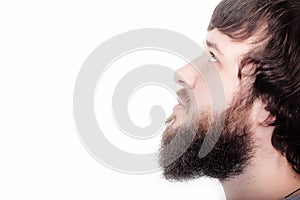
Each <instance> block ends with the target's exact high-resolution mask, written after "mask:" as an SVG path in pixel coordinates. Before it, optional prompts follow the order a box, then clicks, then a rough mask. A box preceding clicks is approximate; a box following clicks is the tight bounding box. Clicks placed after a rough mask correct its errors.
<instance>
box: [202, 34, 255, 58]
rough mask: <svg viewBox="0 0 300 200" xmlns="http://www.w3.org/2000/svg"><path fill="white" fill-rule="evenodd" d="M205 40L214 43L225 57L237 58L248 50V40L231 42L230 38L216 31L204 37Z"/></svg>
mask: <svg viewBox="0 0 300 200" xmlns="http://www.w3.org/2000/svg"><path fill="white" fill-rule="evenodd" d="M206 40H207V41H209V42H212V43H215V44H216V45H217V46H218V48H219V49H220V50H221V51H222V52H223V53H224V56H225V57H237V56H238V57H239V56H241V55H243V54H245V53H247V52H248V51H249V50H250V42H249V40H245V41H238V42H237V41H233V40H232V39H231V38H230V37H228V36H227V35H225V34H223V33H221V32H220V31H219V30H218V29H213V30H211V31H209V32H208V33H207V35H206Z"/></svg>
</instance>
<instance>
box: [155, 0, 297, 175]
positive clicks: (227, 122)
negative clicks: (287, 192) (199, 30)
mask: <svg viewBox="0 0 300 200" xmlns="http://www.w3.org/2000/svg"><path fill="white" fill-rule="evenodd" d="M299 35H300V2H299V1H297V0H289V1H288V0H273V1H272V0H271V1H270V0H248V1H244V0H223V1H221V3H220V4H219V5H218V6H217V7H216V9H215V11H214V13H213V15H212V19H211V21H210V24H209V27H208V34H207V37H206V41H205V53H206V54H207V55H210V56H211V58H210V59H208V60H209V61H208V62H203V59H202V58H203V56H202V58H201V59H200V60H202V62H197V61H196V62H195V63H196V65H194V64H189V65H187V66H185V67H183V68H181V69H180V70H178V71H177V72H176V75H175V80H176V81H177V82H178V83H179V84H181V85H182V86H183V90H182V91H181V92H179V93H178V96H179V99H182V100H181V104H184V105H179V106H176V108H175V109H174V113H173V115H172V116H171V118H170V119H169V120H168V121H172V122H173V123H172V124H171V125H170V126H169V127H168V128H167V130H166V131H165V133H164V136H163V140H162V148H161V153H160V163H161V165H162V167H163V168H164V175H165V176H166V177H167V178H170V179H176V180H182V179H185V180H186V179H189V178H196V177H199V176H210V177H215V178H219V179H220V180H225V179H229V178H232V177H234V176H236V175H239V174H242V173H243V172H244V171H245V169H246V168H247V167H249V166H251V161H252V159H253V157H254V156H255V152H256V150H257V149H258V148H260V147H259V145H270V146H272V148H274V149H275V150H277V151H278V152H280V153H281V154H282V155H283V156H285V157H286V159H287V161H288V162H289V164H290V165H291V167H292V168H293V169H294V170H295V171H296V172H297V173H300V123H299V121H300V37H299ZM205 56H206V55H204V57H205ZM212 63H213V64H212ZM212 65H213V67H215V68H216V69H217V70H218V74H215V76H217V75H218V76H220V78H221V80H222V83H223V87H224V94H225V102H226V109H225V110H222V111H218V112H213V110H214V109H213V106H214V105H212V102H211V101H210V92H209V90H208V88H207V85H206V83H205V77H206V74H205V73H206V72H207V73H208V74H209V69H208V68H209V67H212ZM195 66H196V67H195ZM197 66H198V67H202V68H204V70H201V73H199V70H197ZM206 68H207V69H206ZM182 101H183V102H182ZM222 122H223V123H222ZM220 124H222V127H220V126H219V125H220ZM257 127H260V130H265V135H257V130H258V128H257ZM208 130H213V131H212V132H210V131H208ZM268 132H270V135H268ZM218 133H219V134H218ZM262 133H263V134H264V132H262ZM208 134H210V136H212V135H214V134H215V135H217V136H218V141H217V143H216V144H215V145H214V143H213V142H212V145H214V148H213V149H212V150H211V152H210V153H209V154H208V155H207V156H206V157H204V158H200V157H199V156H198V152H199V150H200V148H201V145H202V144H203V142H204V141H205V138H207V136H208ZM268 137H270V141H268ZM187 138H190V140H189V142H187ZM210 138H213V137H210ZM172 140H176V141H175V142H173V144H174V145H169V144H171V141H172ZM258 140H259V141H260V142H258ZM261 141H266V142H261ZM268 142H269V143H268ZM187 144H190V145H188V147H187ZM169 146H170V147H169ZM183 150H184V151H183ZM178 152H180V153H181V155H180V156H178V155H176V156H178V159H177V158H176V159H174V160H175V161H174V160H172V159H171V158H174V157H176V156H175V154H176V153H177V154H178ZM170 159H171V160H172V162H170Z"/></svg>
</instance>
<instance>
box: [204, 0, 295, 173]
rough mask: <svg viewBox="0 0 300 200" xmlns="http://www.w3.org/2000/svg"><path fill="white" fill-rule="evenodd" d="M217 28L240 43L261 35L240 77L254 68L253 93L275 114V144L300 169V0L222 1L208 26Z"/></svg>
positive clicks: (244, 59)
mask: <svg viewBox="0 0 300 200" xmlns="http://www.w3.org/2000/svg"><path fill="white" fill-rule="evenodd" d="M215 28H216V29H218V30H219V31H221V32H222V33H224V34H226V35H228V36H229V37H230V38H232V39H233V40H236V41H243V40H246V39H248V38H250V37H252V36H255V38H257V40H256V42H255V44H256V45H254V46H256V47H255V48H254V49H253V50H251V51H250V52H249V53H248V54H247V55H245V56H244V58H243V60H242V61H241V63H240V70H239V78H240V79H241V78H242V77H243V76H244V74H243V73H242V70H243V68H244V67H245V66H250V65H251V66H253V71H252V73H251V77H253V87H252V90H253V91H252V95H253V97H255V98H260V99H262V101H263V102H265V103H266V105H267V106H266V109H267V110H268V111H269V112H270V114H271V116H275V117H276V119H275V121H274V122H272V123H271V124H268V125H270V126H274V132H273V135H272V145H273V147H274V148H275V149H277V150H278V151H280V152H281V153H282V154H283V155H285V156H286V158H287V160H288V162H289V163H290V164H291V165H292V167H293V169H294V170H295V171H296V172H297V173H300V1H299V0H223V1H221V2H220V4H219V5H218V6H217V7H216V9H215V11H214V13H213V15H212V19H211V21H210V24H209V27H208V30H209V31H210V30H213V29H215ZM249 64H250V65H249Z"/></svg>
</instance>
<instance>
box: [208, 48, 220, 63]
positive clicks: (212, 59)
mask: <svg viewBox="0 0 300 200" xmlns="http://www.w3.org/2000/svg"><path fill="white" fill-rule="evenodd" d="M209 54H210V56H211V57H210V60H209V61H210V62H213V63H214V62H217V61H218V58H217V57H216V56H215V54H214V53H213V52H211V51H210V52H209Z"/></svg>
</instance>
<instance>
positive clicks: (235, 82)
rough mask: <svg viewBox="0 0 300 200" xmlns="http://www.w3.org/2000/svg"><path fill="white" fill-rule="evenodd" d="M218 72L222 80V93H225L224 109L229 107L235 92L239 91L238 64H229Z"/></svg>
mask: <svg viewBox="0 0 300 200" xmlns="http://www.w3.org/2000/svg"><path fill="white" fill-rule="evenodd" d="M227 66H231V67H226V68H224V69H222V70H221V71H220V76H221V79H222V83H223V87H224V93H225V100H226V107H228V106H230V103H231V101H232V98H233V96H234V94H235V92H237V91H238V89H239V84H240V80H239V78H238V64H237V63H236V64H229V65H227Z"/></svg>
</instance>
